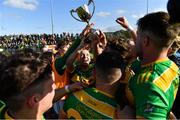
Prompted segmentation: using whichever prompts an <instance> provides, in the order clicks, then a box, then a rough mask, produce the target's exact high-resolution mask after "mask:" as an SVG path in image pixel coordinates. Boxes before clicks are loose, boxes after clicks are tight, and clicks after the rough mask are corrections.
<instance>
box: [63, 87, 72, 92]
mask: <svg viewBox="0 0 180 120" xmlns="http://www.w3.org/2000/svg"><path fill="white" fill-rule="evenodd" d="M64 89H65V91H66V92H67V93H70V92H71V91H70V89H69V85H66V86H65V87H64Z"/></svg>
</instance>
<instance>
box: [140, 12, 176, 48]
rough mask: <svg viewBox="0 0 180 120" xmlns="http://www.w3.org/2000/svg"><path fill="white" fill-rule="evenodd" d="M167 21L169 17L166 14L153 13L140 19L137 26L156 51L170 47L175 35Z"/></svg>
mask: <svg viewBox="0 0 180 120" xmlns="http://www.w3.org/2000/svg"><path fill="white" fill-rule="evenodd" d="M168 21H169V15H168V14H167V13H166V12H155V13H150V14H147V15H145V16H144V17H142V18H140V19H139V20H138V22H137V25H138V29H139V30H140V31H141V32H143V33H145V34H146V35H148V37H149V38H150V39H151V40H152V42H153V43H154V45H155V46H156V47H157V48H158V49H162V48H164V47H165V48H168V47H170V45H171V44H172V43H173V42H174V39H175V37H176V35H177V33H175V32H174V31H173V29H172V26H171V24H169V22H168Z"/></svg>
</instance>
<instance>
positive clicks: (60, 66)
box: [54, 38, 81, 75]
mask: <svg viewBox="0 0 180 120" xmlns="http://www.w3.org/2000/svg"><path fill="white" fill-rule="evenodd" d="M80 42H81V39H79V38H78V39H76V40H75V41H74V43H73V44H72V46H71V47H70V48H69V49H68V51H67V52H66V53H65V54H64V55H63V56H60V57H58V58H57V59H56V60H55V62H54V65H55V66H54V67H55V69H56V71H57V72H58V73H59V74H60V75H62V74H63V73H64V71H65V68H66V60H67V59H68V57H69V56H70V55H71V54H72V53H73V52H74V50H75V49H76V48H77V47H78V45H79V44H80Z"/></svg>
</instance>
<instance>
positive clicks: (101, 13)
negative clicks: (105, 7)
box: [97, 12, 111, 17]
mask: <svg viewBox="0 0 180 120" xmlns="http://www.w3.org/2000/svg"><path fill="white" fill-rule="evenodd" d="M110 15H111V13H109V12H99V13H97V16H99V17H107V16H110Z"/></svg>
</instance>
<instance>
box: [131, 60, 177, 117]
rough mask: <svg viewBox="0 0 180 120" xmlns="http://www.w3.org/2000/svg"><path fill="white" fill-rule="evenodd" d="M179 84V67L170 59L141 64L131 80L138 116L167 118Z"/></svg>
mask: <svg viewBox="0 0 180 120" xmlns="http://www.w3.org/2000/svg"><path fill="white" fill-rule="evenodd" d="M178 86H179V68H178V66H176V64H175V63H174V62H172V61H171V60H169V59H163V60H159V61H156V62H154V63H151V64H148V65H144V66H141V69H140V70H139V71H138V72H137V73H136V74H135V76H133V77H132V78H131V79H130V81H129V87H130V89H131V91H132V93H133V96H134V98H135V105H136V116H137V118H138V116H140V117H144V118H146V119H166V118H167V117H168V115H169V112H170V110H171V108H172V105H173V102H174V99H175V97H176V93H177V90H178Z"/></svg>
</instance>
